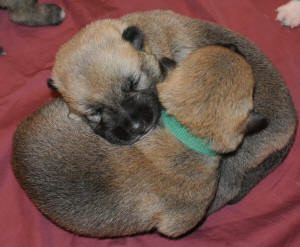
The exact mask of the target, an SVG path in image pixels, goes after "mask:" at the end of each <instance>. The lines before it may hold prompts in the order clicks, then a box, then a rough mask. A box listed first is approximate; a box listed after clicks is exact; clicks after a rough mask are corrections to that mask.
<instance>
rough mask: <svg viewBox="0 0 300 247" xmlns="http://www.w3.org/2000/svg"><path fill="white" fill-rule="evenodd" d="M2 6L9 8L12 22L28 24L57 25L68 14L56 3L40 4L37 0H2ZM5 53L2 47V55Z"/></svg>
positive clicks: (0, 1) (0, 50)
mask: <svg viewBox="0 0 300 247" xmlns="http://www.w3.org/2000/svg"><path fill="white" fill-rule="evenodd" d="M0 8H7V9H8V16H9V19H10V20H11V21H12V22H15V23H17V24H20V25H26V26H46V25H56V24H59V23H60V22H62V20H63V19H64V18H65V15H66V14H65V12H64V10H63V9H62V8H61V7H59V6H57V5H56V4H38V3H37V0H0ZM5 54H6V53H5V52H4V51H3V48H2V47H0V55H5Z"/></svg>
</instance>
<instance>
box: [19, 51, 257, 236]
mask: <svg viewBox="0 0 300 247" xmlns="http://www.w3.org/2000/svg"><path fill="white" fill-rule="evenodd" d="M221 58H222V59H221ZM223 58H225V59H223ZM227 60H228V61H230V62H228V61H227ZM206 63H207V64H213V65H214V66H208V67H207V66H199V64H206ZM222 64H223V65H222ZM223 66H225V67H226V68H227V69H228V71H230V73H224V74H223V77H217V78H216V77H215V74H217V73H219V72H218V70H219V69H220V68H222V67H223ZM202 69H203V70H202ZM239 73H242V74H245V75H249V76H246V77H240V74H239ZM203 74H206V76H207V83H206V82H205V81H203V80H202V79H203V78H202V77H201V76H200V77H199V75H203ZM184 75H188V76H187V77H186V78H184ZM250 75H251V68H250V67H249V66H247V64H246V63H245V61H244V59H243V58H241V57H240V56H239V55H238V54H235V53H234V52H232V51H230V50H228V49H227V48H223V47H217V46H211V47H209V46H208V47H204V48H200V49H198V50H197V51H195V52H193V53H192V54H191V55H190V56H188V57H187V59H186V60H184V61H183V62H182V63H181V64H179V65H178V67H176V68H175V70H174V72H173V74H171V75H170V76H169V77H168V78H167V79H166V80H165V81H164V82H162V83H161V84H160V85H159V95H160V97H161V100H162V102H163V104H164V106H165V107H166V108H167V110H168V111H170V112H171V113H172V114H173V115H174V116H175V117H178V118H182V117H183V116H187V115H190V114H193V119H194V120H195V123H204V122H205V119H204V118H206V117H207V114H206V112H207V111H212V112H218V114H220V115H223V116H225V115H227V116H228V117H226V118H220V119H219V120H218V121H215V120H212V122H211V124H212V125H214V127H216V128H217V129H219V128H222V129H224V130H225V128H224V126H225V122H226V121H228V119H229V118H231V120H232V123H236V124H234V125H233V128H232V129H231V130H230V131H228V132H225V131H224V135H225V136H226V138H229V139H230V141H228V143H229V144H228V145H229V147H227V146H226V145H227V143H225V142H224V138H223V137H221V138H220V140H219V139H218V138H219V135H218V136H216V135H215V133H210V131H212V132H213V128H211V127H210V126H205V127H207V128H208V129H207V130H206V132H205V133H207V135H208V136H209V137H210V138H211V139H210V140H209V141H211V142H212V143H213V144H214V145H213V148H212V149H213V150H218V149H221V150H223V151H224V150H232V142H234V143H236V142H237V141H236V138H237V136H242V135H243V134H244V132H245V129H244V128H240V127H241V125H243V123H244V122H245V121H246V120H247V119H248V115H249V112H250V111H251V110H252V108H253V103H252V92H253V87H254V80H253V77H252V76H250ZM181 80H182V82H181ZM174 84H176V86H177V87H178V90H182V93H183V94H184V95H186V94H187V92H185V91H186V90H187V91H189V90H190V88H197V92H198V93H199V95H198V94H196V95H193V97H194V99H193V104H190V102H188V101H187V102H185V101H182V102H181V98H182V96H181V95H178V91H177V90H170V88H173V86H174ZM201 85H203V86H201ZM213 85H215V86H213ZM207 87H211V88H216V89H217V88H218V87H221V88H222V91H218V90H215V93H216V94H217V95H219V94H221V95H219V96H218V97H220V96H222V94H225V95H230V94H231V93H232V92H235V93H236V95H237V97H228V99H227V100H225V101H223V102H222V104H224V105H223V106H222V107H219V105H218V101H216V97H217V95H214V97H211V98H208V99H206V100H204V99H203V98H202V96H203V92H202V91H203V90H204V91H206V90H207ZM178 97H179V99H178ZM184 97H185V96H184ZM185 98H186V97H185ZM178 102H181V103H182V104H183V105H180V107H178V108H176V109H174V107H173V106H174V105H176V104H178ZM241 102H242V104H243V106H242V107H237V105H239V104H240V103H241ZM245 102H247V104H245ZM202 104H203V105H204V107H203V108H201V109H199V105H202ZM184 105H186V107H184ZM187 113H188V114H187ZM183 119H184V118H182V120H183ZM189 119H192V117H191V116H189ZM186 123H187V124H188V125H187V127H188V128H189V129H190V130H191V131H192V132H193V133H197V134H200V133H202V131H201V130H202V128H203V126H201V125H197V124H195V123H194V122H190V121H186ZM215 136H216V137H217V139H216V140H215V139H214V138H215ZM238 140H239V142H241V139H240V138H238ZM238 144H239V143H237V144H236V145H235V146H237V145H238ZM219 161H220V156H219V155H216V156H208V155H205V154H202V153H198V152H196V151H194V150H191V149H190V148H189V147H187V146H185V145H184V144H183V143H181V142H180V141H179V140H177V139H176V138H175V137H174V136H173V134H172V133H171V132H170V131H169V130H168V129H167V128H165V127H164V126H163V125H162V124H159V126H158V127H157V128H156V129H154V130H153V131H151V132H150V133H148V134H147V135H146V136H145V137H144V138H143V139H142V140H140V141H139V142H137V143H135V144H133V145H131V146H122V147H120V146H116V145H112V144H110V143H108V142H107V141H106V140H104V139H102V138H101V137H99V136H97V135H95V134H94V133H93V132H92V130H91V129H90V128H89V126H88V125H87V124H86V122H84V121H75V122H74V121H71V120H70V119H69V118H68V108H67V106H66V104H65V103H64V102H63V101H61V100H60V99H57V100H54V101H53V102H50V103H49V104H47V105H45V106H43V107H42V108H41V109H40V110H38V111H36V112H35V113H33V114H32V115H31V116H29V117H28V118H27V119H25V120H24V121H23V122H22V123H21V124H20V125H19V126H18V129H17V131H16V133H15V136H14V148H13V170H14V173H15V175H16V177H17V179H18V181H19V182H20V184H21V185H22V187H23V188H24V189H25V191H26V192H27V194H28V195H29V197H30V198H31V199H32V200H33V202H34V203H35V205H36V206H37V207H38V208H39V209H40V210H41V212H43V213H44V214H45V215H47V216H48V217H49V218H50V219H51V220H52V221H54V222H55V223H56V224H58V225H59V226H61V227H63V228H65V229H67V230H69V231H72V232H75V233H77V234H82V235H88V236H93V237H112V236H124V235H130V234H135V233H139V232H145V231H150V230H151V229H153V228H156V229H157V230H158V231H159V232H160V233H162V234H164V235H167V236H169V237H178V236H180V235H182V234H184V233H186V232H188V231H189V230H191V229H192V228H193V227H195V226H196V225H197V224H198V223H199V222H200V221H201V220H202V219H203V218H204V217H205V215H206V211H207V209H208V207H209V205H210V203H211V201H212V200H213V198H214V195H215V193H216V189H217V182H218V173H219V172H218V171H219V170H218V167H219Z"/></svg>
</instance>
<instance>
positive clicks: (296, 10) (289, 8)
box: [276, 0, 300, 28]
mask: <svg viewBox="0 0 300 247" xmlns="http://www.w3.org/2000/svg"><path fill="white" fill-rule="evenodd" d="M276 11H277V13H278V14H277V17H276V20H277V21H280V22H281V24H282V25H284V26H290V27H291V28H294V27H297V26H298V25H299V24H300V1H299V0H292V1H290V2H289V3H287V4H285V5H282V6H280V7H279V8H277V10H276Z"/></svg>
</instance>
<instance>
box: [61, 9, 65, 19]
mask: <svg viewBox="0 0 300 247" xmlns="http://www.w3.org/2000/svg"><path fill="white" fill-rule="evenodd" d="M65 17H66V12H65V11H64V9H63V8H62V9H61V12H60V19H61V20H63V19H64V18H65Z"/></svg>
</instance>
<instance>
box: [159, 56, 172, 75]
mask: <svg viewBox="0 0 300 247" xmlns="http://www.w3.org/2000/svg"><path fill="white" fill-rule="evenodd" d="M175 66H176V62H175V60H173V59H170V58H168V57H162V58H161V59H160V60H159V67H160V70H161V72H162V74H164V75H165V74H167V73H168V72H170V71H171V70H173V69H174V68H175Z"/></svg>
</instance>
